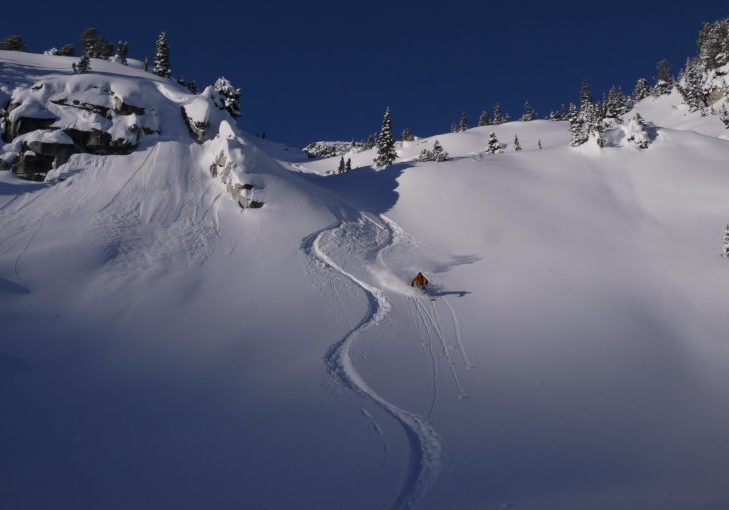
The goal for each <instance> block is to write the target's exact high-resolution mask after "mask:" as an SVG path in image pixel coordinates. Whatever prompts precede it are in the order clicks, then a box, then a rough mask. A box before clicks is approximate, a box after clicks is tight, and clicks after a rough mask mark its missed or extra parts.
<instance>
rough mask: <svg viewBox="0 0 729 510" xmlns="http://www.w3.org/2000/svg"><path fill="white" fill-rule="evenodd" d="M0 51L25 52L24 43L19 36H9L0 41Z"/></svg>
mask: <svg viewBox="0 0 729 510" xmlns="http://www.w3.org/2000/svg"><path fill="white" fill-rule="evenodd" d="M0 50H5V51H27V50H26V49H25V41H24V40H23V38H22V37H20V36H19V35H9V36H7V37H6V38H5V39H3V40H2V41H0Z"/></svg>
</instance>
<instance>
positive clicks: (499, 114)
mask: <svg viewBox="0 0 729 510" xmlns="http://www.w3.org/2000/svg"><path fill="white" fill-rule="evenodd" d="M493 119H494V120H493V123H494V125H498V124H503V123H504V122H505V118H504V111H503V110H502V109H501V105H500V104H499V103H496V104H495V105H494V117H493Z"/></svg>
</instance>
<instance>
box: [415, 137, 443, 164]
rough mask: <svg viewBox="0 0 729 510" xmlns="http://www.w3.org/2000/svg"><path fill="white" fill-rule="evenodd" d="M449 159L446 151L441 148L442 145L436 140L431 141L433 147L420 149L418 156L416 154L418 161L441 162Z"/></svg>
mask: <svg viewBox="0 0 729 510" xmlns="http://www.w3.org/2000/svg"><path fill="white" fill-rule="evenodd" d="M449 159H450V156H449V155H448V153H447V152H446V151H445V149H443V146H442V145H441V144H440V142H439V141H438V140H436V141H435V142H433V149H432V150H428V149H423V150H422V151H420V156H418V161H435V162H438V163H440V162H442V161H448V160H449Z"/></svg>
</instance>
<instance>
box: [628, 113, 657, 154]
mask: <svg viewBox="0 0 729 510" xmlns="http://www.w3.org/2000/svg"><path fill="white" fill-rule="evenodd" d="M625 132H626V135H627V140H628V141H629V142H630V143H632V144H633V145H635V146H636V147H638V148H639V149H647V148H648V146H649V145H650V143H651V139H650V135H649V134H648V127H647V125H646V123H645V121H644V120H643V117H642V116H641V115H640V113H636V114H635V115H634V116H633V118H632V119H630V121H629V122H628V124H627V125H626V126H625Z"/></svg>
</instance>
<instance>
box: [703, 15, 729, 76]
mask: <svg viewBox="0 0 729 510" xmlns="http://www.w3.org/2000/svg"><path fill="white" fill-rule="evenodd" d="M699 58H700V59H701V63H702V65H703V66H704V68H705V69H707V70H709V71H711V70H713V69H716V68H717V67H721V66H723V65H725V64H727V63H729V19H722V20H719V21H715V22H713V23H705V24H704V26H703V28H702V29H701V32H700V33H699Z"/></svg>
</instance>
